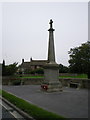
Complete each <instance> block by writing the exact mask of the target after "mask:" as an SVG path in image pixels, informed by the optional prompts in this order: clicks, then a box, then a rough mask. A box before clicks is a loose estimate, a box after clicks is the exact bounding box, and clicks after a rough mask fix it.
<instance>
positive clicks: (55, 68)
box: [41, 20, 62, 92]
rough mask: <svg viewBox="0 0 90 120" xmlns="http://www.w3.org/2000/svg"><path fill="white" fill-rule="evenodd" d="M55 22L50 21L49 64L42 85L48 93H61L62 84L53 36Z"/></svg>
mask: <svg viewBox="0 0 90 120" xmlns="http://www.w3.org/2000/svg"><path fill="white" fill-rule="evenodd" d="M52 23H53V21H52V20H50V23H49V24H50V29H49V30H48V31H49V45H48V63H46V64H45V65H44V66H43V68H44V82H43V83H42V85H41V88H42V90H44V91H47V92H54V91H61V90H62V84H61V82H60V81H59V65H58V64H57V63H56V62H55V48H54V35H53V31H54V29H53V27H52Z"/></svg>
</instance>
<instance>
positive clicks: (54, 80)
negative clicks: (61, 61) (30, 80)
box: [41, 63, 62, 92]
mask: <svg viewBox="0 0 90 120" xmlns="http://www.w3.org/2000/svg"><path fill="white" fill-rule="evenodd" d="M58 68H59V66H58V64H56V63H54V64H50V63H48V64H46V65H45V66H44V82H43V83H42V85H41V88H42V90H44V91H47V92H56V91H62V84H61V82H60V81H59V69H58Z"/></svg>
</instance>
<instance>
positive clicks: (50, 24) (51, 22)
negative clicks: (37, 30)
mask: <svg viewBox="0 0 90 120" xmlns="http://www.w3.org/2000/svg"><path fill="white" fill-rule="evenodd" d="M52 23H53V21H52V19H51V20H50V23H49V24H50V28H52Z"/></svg>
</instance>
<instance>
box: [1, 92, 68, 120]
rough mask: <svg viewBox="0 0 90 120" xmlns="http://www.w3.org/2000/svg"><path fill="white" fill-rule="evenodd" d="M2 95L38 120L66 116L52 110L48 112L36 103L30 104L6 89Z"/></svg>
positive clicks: (56, 118)
mask: <svg viewBox="0 0 90 120" xmlns="http://www.w3.org/2000/svg"><path fill="white" fill-rule="evenodd" d="M2 96H3V97H4V98H5V99H7V100H8V101H9V102H11V103H12V104H14V105H15V106H17V107H18V108H20V109H21V110H23V111H24V112H26V113H27V114H29V115H30V116H32V117H33V118H35V119H36V120H64V119H66V118H64V117H62V116H60V115H57V114H55V113H52V112H48V111H46V110H44V109H42V108H40V107H37V106H36V105H33V104H30V103H28V102H27V101H25V100H23V99H21V98H18V97H16V96H14V95H12V94H10V93H8V92H6V91H2Z"/></svg>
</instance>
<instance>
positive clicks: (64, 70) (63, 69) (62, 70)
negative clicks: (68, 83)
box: [59, 64, 69, 73]
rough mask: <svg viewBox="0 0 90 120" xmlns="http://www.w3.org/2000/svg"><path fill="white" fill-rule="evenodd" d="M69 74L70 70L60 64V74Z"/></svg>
mask: <svg viewBox="0 0 90 120" xmlns="http://www.w3.org/2000/svg"><path fill="white" fill-rule="evenodd" d="M68 72H69V68H68V67H66V66H64V65H62V64H59V73H68Z"/></svg>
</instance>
